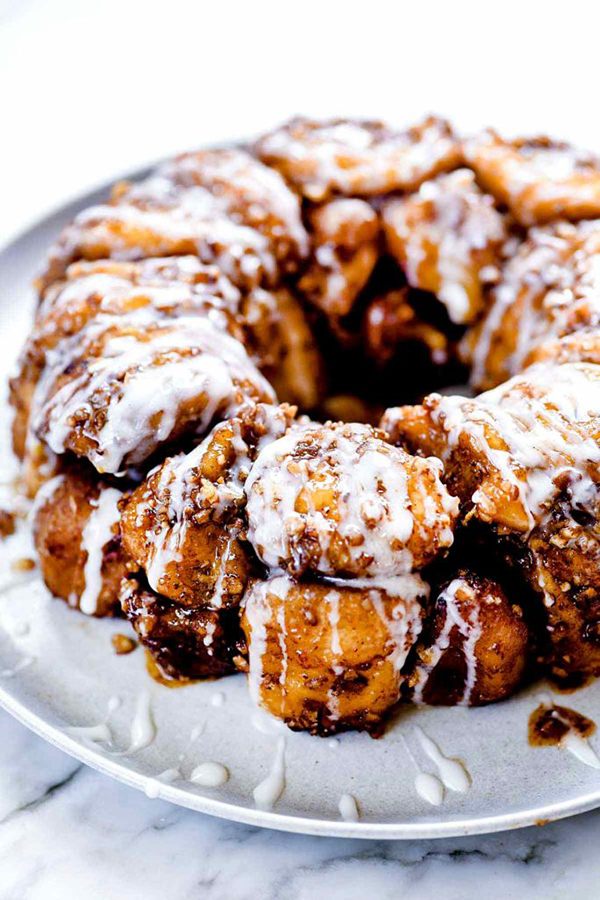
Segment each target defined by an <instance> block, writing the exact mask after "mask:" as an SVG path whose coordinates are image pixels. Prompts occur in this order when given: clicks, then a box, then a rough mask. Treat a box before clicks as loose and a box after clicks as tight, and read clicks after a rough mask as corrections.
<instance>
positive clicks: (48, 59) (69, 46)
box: [0, 0, 600, 242]
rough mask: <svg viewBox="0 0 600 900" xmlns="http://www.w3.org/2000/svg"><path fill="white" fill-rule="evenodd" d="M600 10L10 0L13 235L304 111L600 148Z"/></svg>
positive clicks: (329, 1)
mask: <svg viewBox="0 0 600 900" xmlns="http://www.w3.org/2000/svg"><path fill="white" fill-rule="evenodd" d="M599 24H600V6H598V4H595V3H593V2H588V3H585V2H581V0H571V2H568V0H567V2H565V0H562V2H551V0H550V2H549V0H546V2H537V0H535V2H528V0H520V2H515V0H506V2H502V3H499V2H486V0H480V2H470V0H453V2H431V0H429V2H424V0H420V2H419V0H414V2H404V0H387V2H386V0H362V2H355V0H345V2H339V0H299V2H290V0H279V2H271V0H254V2H252V0H246V2H242V3H238V2H223V0H221V2H219V0H212V2H202V0H196V2H194V0H160V2H155V0H145V2H139V0H0V163H1V165H0V179H1V182H0V187H1V192H0V242H3V241H4V240H5V239H6V238H7V237H8V236H10V234H12V233H14V232H15V231H16V230H18V229H20V228H21V227H23V226H24V225H25V224H26V223H28V222H30V221H31V220H32V219H34V218H35V217H37V216H38V215H39V214H40V213H41V212H44V211H46V210H47V209H48V208H49V207H51V206H53V205H55V204H57V203H59V202H60V201H61V200H63V199H65V198H66V197H71V196H72V195H73V194H75V193H76V192H78V191H80V190H81V189H83V188H87V187H89V186H91V185H94V184H97V183H98V182H101V181H104V180H105V179H107V178H110V177H111V176H113V175H115V174H117V173H119V172H123V171H125V170H127V169H128V168H131V167H135V166H137V165H139V164H141V163H144V162H147V161H149V160H153V159H155V158H156V157H158V156H163V155H166V154H169V153H172V152H174V151H179V150H181V149H184V148H187V147H193V146H194V145H197V144H198V145H199V144H201V143H203V142H209V141H213V140H218V139H221V138H231V137H236V136H240V135H251V134H253V133H255V132H257V131H259V130H260V129H263V128H267V127H269V126H272V125H274V124H276V123H277V122H279V121H280V120H282V119H285V118H287V117H288V116H290V115H292V114H294V113H305V114H310V115H315V116H322V115H330V114H357V115H366V116H371V117H373V116H377V117H384V118H387V119H390V120H392V121H396V122H398V123H410V122H411V121H412V120H414V119H416V118H418V117H419V116H421V115H422V113H423V112H426V111H434V112H440V113H443V114H446V115H448V116H450V117H451V118H452V119H454V120H455V121H456V122H457V124H458V125H459V126H460V127H462V128H465V129H471V128H476V127H479V126H480V125H485V124H488V123H492V124H494V125H496V126H497V127H498V128H501V129H505V130H507V131H512V132H524V133H525V132H528V133H532V132H537V131H540V130H542V131H549V132H551V133H555V134H557V135H559V136H561V137H562V136H569V137H570V138H571V139H573V140H575V141H578V142H581V143H583V144H584V145H589V146H591V147H597V148H598V149H600V116H599V115H598V101H597V98H596V94H597V87H598V82H599V72H600V65H599V61H598V59H599V46H600V29H599V27H598V26H599Z"/></svg>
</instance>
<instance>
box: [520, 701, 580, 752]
mask: <svg viewBox="0 0 600 900" xmlns="http://www.w3.org/2000/svg"><path fill="white" fill-rule="evenodd" d="M595 730H596V723H595V722H592V720H591V719H588V718H587V716H584V715H582V714H581V713H578V712H576V711H575V710H574V709H570V708H569V707H568V706H557V705H555V704H552V705H548V704H546V703H540V705H539V706H538V707H537V708H536V709H534V711H533V712H532V713H531V715H530V717H529V743H530V744H531V746H532V747H557V746H559V745H560V743H561V742H562V741H563V740H564V739H565V737H566V736H567V735H568V734H569V733H574V734H577V735H579V737H582V738H589V737H591V735H592V734H593V733H594V732H595Z"/></svg>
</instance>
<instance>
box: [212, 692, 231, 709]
mask: <svg viewBox="0 0 600 900" xmlns="http://www.w3.org/2000/svg"><path fill="white" fill-rule="evenodd" d="M226 702H227V696H226V694H224V693H223V691H215V693H214V694H211V698H210V705H211V706H214V707H215V708H219V707H221V706H225V703H226Z"/></svg>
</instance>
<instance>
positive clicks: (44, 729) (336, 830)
mask: <svg viewBox="0 0 600 900" xmlns="http://www.w3.org/2000/svg"><path fill="white" fill-rule="evenodd" d="M206 146H210V144H207V145H206ZM160 161H161V160H157V161H156V162H155V163H151V164H149V165H144V166H141V167H139V168H137V169H133V170H129V171H125V172H120V173H119V174H118V175H117V176H115V177H121V178H132V179H137V178H141V177H144V175H145V174H147V173H148V172H150V171H151V170H152V169H153V168H154V167H155V166H156V165H157V164H159V163H160ZM113 182H114V178H110V179H104V180H102V181H99V182H97V183H95V184H93V185H92V186H90V187H89V188H86V189H84V190H82V191H80V192H78V193H76V194H74V195H73V196H70V197H68V198H67V199H66V200H65V201H63V202H62V203H57V204H54V205H52V206H51V207H50V208H48V209H47V210H46V211H44V213H43V214H42V216H41V217H39V218H37V219H35V220H33V221H29V222H28V223H26V224H25V225H24V226H21V227H20V228H19V229H18V230H17V231H16V233H15V234H13V235H9V236H8V239H7V240H5V241H4V242H3V243H2V245H1V246H0V271H1V270H2V266H3V263H5V262H7V261H8V260H9V258H10V257H11V256H12V255H13V254H14V253H18V252H19V251H20V250H21V245H23V244H26V243H27V241H28V240H29V239H32V238H34V236H35V234H36V232H39V231H40V230H42V229H45V228H48V227H49V226H51V225H52V223H53V221H54V220H56V219H60V220H63V219H64V218H65V217H69V216H72V215H73V214H74V213H75V211H76V210H77V209H79V208H81V207H83V206H84V205H86V204H88V203H90V202H96V198H98V199H100V196H101V195H103V194H105V193H106V192H107V191H108V190H109V189H110V187H111V185H112V184H113ZM34 275H35V273H34V272H32V273H31V277H32V279H33V277H34ZM0 302H1V301H0ZM0 708H2V709H3V710H4V711H5V712H7V713H8V714H9V715H11V716H12V717H13V718H15V719H16V720H17V721H18V722H20V723H21V724H22V725H24V726H25V727H26V728H28V729H29V730H30V731H32V732H34V733H35V734H36V735H38V736H39V737H41V738H42V739H44V740H45V741H47V742H48V743H49V744H51V745H52V746H54V747H56V748H57V749H59V750H61V751H63V752H64V753H67V754H68V755H69V756H71V757H73V758H74V759H77V760H79V761H80V762H81V763H84V764H85V765H87V766H89V767H90V768H92V769H95V770H96V771H98V772H100V773H101V774H103V775H106V776H108V777H111V778H114V779H115V780H116V781H119V782H121V783H123V784H126V785H127V786H128V787H133V788H135V789H137V790H140V791H142V792H144V793H146V790H147V788H148V785H149V784H150V783H151V784H152V788H153V793H152V799H154V798H157V799H160V800H166V801H168V802H170V803H173V804H175V805H177V806H181V807H184V808H187V809H191V810H194V811H197V812H201V813H205V814H208V815H211V816H215V817H217V818H220V819H225V820H229V821H234V822H238V823H242V824H246V825H252V826H256V827H261V828H269V829H274V830H277V831H284V832H288V833H294V834H307V835H312V836H320V837H335V838H359V839H362V840H373V839H387V840H415V839H439V838H451V837H465V836H468V835H476V834H492V833H495V832H502V831H509V830H513V829H517V828H525V827H528V826H532V825H536V824H537V825H545V824H547V823H549V822H552V821H556V820H558V819H563V818H567V817H569V816H574V815H577V814H580V813H584V812H589V811H590V810H592V809H596V808H598V807H600V786H599V787H598V789H597V790H596V791H592V792H588V793H587V794H584V795H582V796H579V797H575V798H571V799H569V800H563V801H561V802H559V803H547V804H544V805H542V806H539V807H536V808H534V809H531V810H526V811H517V812H511V813H505V814H499V815H498V814H497V815H491V816H483V817H477V818H473V817H470V818H465V819H460V818H456V819H454V820H451V821H445V822H435V821H427V822H413V823H395V822H380V823H376V822H370V821H358V822H345V821H343V820H340V821H335V820H333V819H321V818H314V817H310V816H295V815H290V814H284V813H278V812H276V811H265V810H259V809H255V808H252V807H249V806H248V807H247V806H241V805H238V804H235V803H230V802H227V801H224V800H219V799H218V798H217V797H209V796H204V795H201V794H194V793H191V792H188V791H185V790H183V789H182V788H178V787H177V786H176V784H167V783H163V782H160V781H159V780H157V779H156V778H153V777H152V776H147V775H144V774H142V773H141V772H137V771H135V770H134V769H130V768H128V767H127V766H126V765H124V764H123V763H120V762H117V761H115V760H113V759H111V758H109V757H107V756H105V755H104V754H102V753H101V752H100V751H98V750H97V749H95V748H93V747H91V746H87V745H85V744H84V743H81V742H79V741H77V740H76V739H75V738H73V737H71V736H69V735H68V734H67V733H65V732H64V731H62V730H61V729H60V727H58V726H55V725H52V724H50V723H49V722H48V721H47V720H45V719H44V718H43V716H41V715H39V714H38V713H36V712H34V711H33V710H32V709H31V708H30V707H29V706H27V704H26V702H24V701H22V700H19V699H18V698H17V697H15V696H14V695H13V694H12V693H11V691H10V690H9V688H8V687H6V686H4V685H2V684H0Z"/></svg>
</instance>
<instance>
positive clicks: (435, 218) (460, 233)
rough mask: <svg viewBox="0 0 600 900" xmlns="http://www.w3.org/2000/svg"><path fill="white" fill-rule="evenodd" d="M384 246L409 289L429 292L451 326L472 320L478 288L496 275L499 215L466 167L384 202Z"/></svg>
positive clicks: (480, 299)
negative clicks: (440, 305)
mask: <svg viewBox="0 0 600 900" xmlns="http://www.w3.org/2000/svg"><path fill="white" fill-rule="evenodd" d="M383 224H384V231H385V236H386V239H387V243H388V246H389V248H390V250H391V252H392V254H393V255H394V256H395V257H396V259H397V260H398V262H399V263H400V265H401V267H402V269H403V270H404V272H405V274H406V278H407V280H408V283H409V284H410V285H411V287H414V288H419V289H420V290H423V291H430V292H431V293H433V294H435V295H436V297H437V298H438V300H439V301H440V302H441V303H442V304H443V305H444V307H445V308H446V311H447V313H448V316H449V318H450V319H451V321H452V322H455V323H457V324H459V325H464V324H467V323H469V322H473V321H474V320H475V319H476V317H477V315H478V314H479V313H480V311H481V310H482V308H483V306H484V296H483V287H484V284H485V283H486V282H494V281H496V280H497V278H498V276H499V271H498V263H499V262H500V247H501V245H502V243H503V242H504V241H505V240H506V237H507V231H506V226H505V221H504V217H503V216H502V215H501V214H500V213H499V212H498V211H497V210H496V209H495V208H494V201H493V198H492V197H490V196H489V194H484V193H483V191H481V190H480V189H479V188H478V187H477V185H476V184H475V179H474V175H473V173H472V172H470V171H469V170H468V169H459V170H458V171H457V172H452V173H451V174H450V175H442V176H440V177H439V178H436V179H435V180H434V181H426V182H425V183H424V184H422V185H421V187H420V188H419V191H418V192H417V193H416V194H412V195H409V196H408V197H403V198H397V199H393V200H390V201H388V202H387V203H386V205H385V206H384V209H383Z"/></svg>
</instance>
